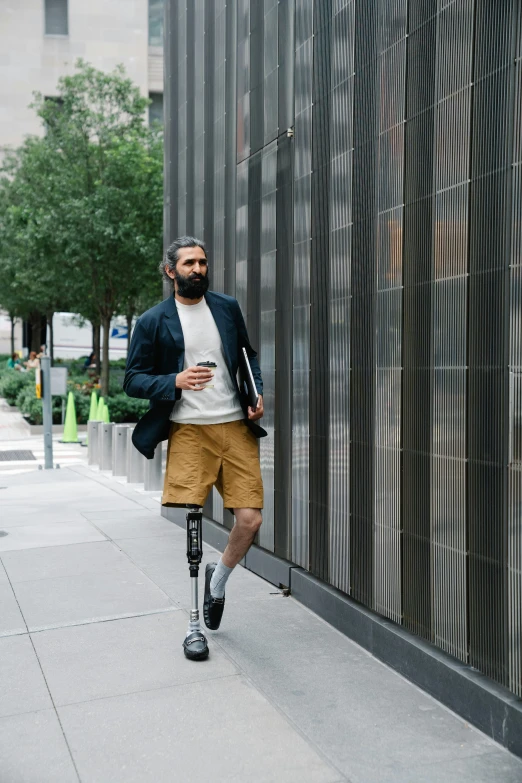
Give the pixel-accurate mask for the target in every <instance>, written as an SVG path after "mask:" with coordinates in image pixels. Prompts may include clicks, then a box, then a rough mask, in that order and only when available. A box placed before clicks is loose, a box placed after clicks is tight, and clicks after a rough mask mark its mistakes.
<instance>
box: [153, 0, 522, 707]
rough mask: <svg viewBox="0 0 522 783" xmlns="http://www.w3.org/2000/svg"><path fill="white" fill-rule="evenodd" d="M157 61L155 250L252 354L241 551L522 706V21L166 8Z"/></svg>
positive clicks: (243, 6) (252, 1)
mask: <svg viewBox="0 0 522 783" xmlns="http://www.w3.org/2000/svg"><path fill="white" fill-rule="evenodd" d="M203 33H204V40H205V47H204V51H205V58H207V59H206V60H205V59H204V58H198V57H196V56H195V52H199V51H201V38H202V35H203ZM167 42H168V51H167V53H166V56H167V74H168V76H167V93H166V100H167V105H168V110H167V116H168V127H167V132H168V145H167V154H166V162H167V172H166V174H167V178H166V182H167V185H166V224H165V225H166V235H165V241H166V242H169V241H171V240H172V239H173V238H174V237H175V236H176V235H179V234H182V233H194V232H196V233H198V234H201V235H203V237H204V238H205V239H206V241H207V242H208V245H209V250H210V257H211V271H212V275H213V286H214V288H215V289H216V290H221V291H225V292H226V293H229V294H232V295H235V296H236V297H237V298H238V300H239V302H240V303H241V306H242V309H243V312H244V314H245V316H246V319H247V323H248V328H249V331H250V334H251V337H252V341H253V342H254V344H256V345H257V347H258V348H259V353H260V360H261V367H262V370H263V374H264V380H265V387H266V392H265V408H266V416H265V426H266V428H267V430H268V432H269V436H268V438H266V439H265V440H263V441H262V442H261V443H260V453H261V463H262V470H263V476H264V481H265V492H266V498H265V510H264V525H263V528H262V530H261V534H260V539H259V543H260V545H261V546H262V547H264V548H266V549H268V550H270V551H274V552H275V553H276V554H278V555H280V556H282V557H285V558H287V559H289V560H291V561H293V562H294V563H296V564H298V565H300V566H302V567H303V568H305V569H307V570H309V571H310V572H312V573H313V574H314V575H316V576H317V577H319V578H320V579H322V580H324V581H326V582H328V583H330V584H332V585H334V586H335V587H337V588H339V589H340V590H342V591H344V592H345V593H346V594H347V595H349V596H351V597H352V598H353V599H355V600H356V601H358V602H361V603H362V604H364V605H365V606H367V607H369V608H370V609H372V610H374V611H376V612H378V613H379V614H381V615H383V616H385V617H387V618H390V619H391V620H393V621H394V622H396V623H400V624H402V625H404V626H405V627H406V628H408V629H409V630H410V631H412V632H413V633H415V634H418V635H420V636H422V637H423V638H424V639H427V640H428V641H430V642H432V643H433V644H435V645H437V646H439V647H441V648H442V649H444V650H445V651H447V652H448V653H450V654H451V655H454V656H455V657H457V658H458V659H460V660H462V661H465V662H468V663H470V664H472V665H473V666H475V667H477V668H478V669H480V670H481V671H483V672H484V673H485V674H487V675H488V676H489V677H492V678H493V679H495V680H497V681H498V682H501V683H503V684H504V685H506V686H507V687H508V688H510V689H511V690H512V691H514V692H515V693H516V694H518V695H519V696H520V695H522V657H521V653H520V649H521V629H522V602H521V598H520V596H521V595H522V368H521V364H522V338H521V334H522V328H521V327H522V322H521V313H522V232H521V219H520V215H521V207H522V196H521V193H522V189H521V182H522V178H521V172H522V135H521V134H522V110H521V105H522V102H521V98H522V60H521V55H522V7H521V5H520V3H519V2H518V0H506V2H504V3H498V4H497V3H491V2H489V0H423V2H422V3H420V2H418V0H375V2H372V3H368V2H366V0H320V1H319V0H264V2H260V0H237V2H232V0H215V1H214V0H194V1H192V0H172V2H171V3H170V4H169V16H168V26H167ZM209 150H210V151H211V153H210V154H209V153H208V151H209ZM208 510H209V513H212V514H213V515H214V518H215V519H216V520H217V521H221V522H223V511H222V504H221V502H220V499H219V498H218V497H217V496H214V497H213V498H212V499H211V502H210V505H209V507H208ZM225 523H226V519H225Z"/></svg>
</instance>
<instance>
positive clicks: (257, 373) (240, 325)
mask: <svg viewBox="0 0 522 783" xmlns="http://www.w3.org/2000/svg"><path fill="white" fill-rule="evenodd" d="M235 305H236V307H235V309H236V313H235V320H236V326H237V331H238V336H239V347H240V348H246V352H247V356H248V358H249V359H250V367H251V368H252V375H253V376H254V383H255V384H256V389H257V393H258V394H261V395H262V394H263V378H262V377H261V368H260V367H259V362H258V361H257V353H256V352H255V351H254V349H253V348H252V346H251V345H250V340H249V339H248V332H247V329H246V324H245V319H244V318H243V313H242V312H241V308H240V306H239V302H237V301H236V302H235Z"/></svg>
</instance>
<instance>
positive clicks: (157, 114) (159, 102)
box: [149, 92, 163, 125]
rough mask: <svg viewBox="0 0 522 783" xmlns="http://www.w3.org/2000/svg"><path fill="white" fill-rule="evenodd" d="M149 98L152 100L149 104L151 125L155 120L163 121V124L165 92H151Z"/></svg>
mask: <svg viewBox="0 0 522 783" xmlns="http://www.w3.org/2000/svg"><path fill="white" fill-rule="evenodd" d="M149 98H150V100H151V101H152V103H151V104H149V125H152V123H153V122H161V124H162V125H163V93H161V92H149Z"/></svg>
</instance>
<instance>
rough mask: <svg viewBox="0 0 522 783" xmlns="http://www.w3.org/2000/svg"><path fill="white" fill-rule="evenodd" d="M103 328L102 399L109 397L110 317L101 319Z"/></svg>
mask: <svg viewBox="0 0 522 783" xmlns="http://www.w3.org/2000/svg"><path fill="white" fill-rule="evenodd" d="M102 326H103V352H102V367H101V370H102V371H101V393H102V397H105V402H107V397H108V396H109V337H110V334H111V317H110V316H109V317H108V318H103V319H102Z"/></svg>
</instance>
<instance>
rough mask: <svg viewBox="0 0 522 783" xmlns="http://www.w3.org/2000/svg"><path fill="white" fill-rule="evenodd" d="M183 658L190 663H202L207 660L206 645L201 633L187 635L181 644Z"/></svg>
mask: <svg viewBox="0 0 522 783" xmlns="http://www.w3.org/2000/svg"><path fill="white" fill-rule="evenodd" d="M183 652H184V653H185V657H186V658H189V660H191V661H204V660H205V658H208V645H207V640H206V639H205V635H204V634H202V633H201V631H194V633H191V634H189V635H188V636H187V637H186V639H185V640H184V642H183Z"/></svg>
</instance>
